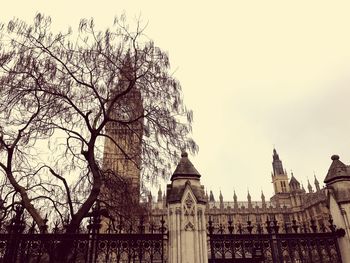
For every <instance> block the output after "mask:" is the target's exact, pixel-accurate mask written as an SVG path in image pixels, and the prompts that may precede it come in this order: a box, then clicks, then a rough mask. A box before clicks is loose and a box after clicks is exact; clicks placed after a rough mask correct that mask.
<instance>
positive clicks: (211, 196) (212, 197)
mask: <svg viewBox="0 0 350 263" xmlns="http://www.w3.org/2000/svg"><path fill="white" fill-rule="evenodd" d="M209 202H215V198H214V195H213V191H212V190H210V192H209Z"/></svg>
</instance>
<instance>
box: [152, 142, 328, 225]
mask: <svg viewBox="0 0 350 263" xmlns="http://www.w3.org/2000/svg"><path fill="white" fill-rule="evenodd" d="M184 167H185V168H184ZM272 167H273V172H272V174H271V176H272V183H273V186H274V195H273V196H272V197H271V198H270V200H269V201H267V200H266V199H265V196H264V194H263V193H262V194H261V200H259V201H254V200H251V196H250V194H249V192H248V196H247V200H246V201H241V200H238V199H237V195H236V193H234V195H233V201H225V200H224V199H223V196H222V194H221V192H220V195H219V200H215V198H214V195H213V193H212V192H211V191H210V193H209V195H208V194H207V193H205V199H206V200H205V201H206V217H207V222H208V220H211V221H212V222H213V225H214V226H215V227H216V228H217V229H219V228H220V226H222V228H223V229H227V226H228V224H229V223H231V222H232V223H231V224H232V225H233V226H234V227H235V229H236V230H237V229H240V227H242V229H243V228H244V227H245V226H246V225H247V222H248V221H250V222H251V223H252V225H256V224H262V225H263V224H265V222H266V221H267V220H269V221H274V220H276V221H278V222H279V224H280V225H281V227H282V228H283V227H286V226H290V225H291V224H292V221H293V220H295V221H296V222H297V224H298V225H301V226H304V227H309V224H310V221H311V220H315V224H316V225H317V226H318V228H320V229H322V227H323V226H324V225H327V224H328V221H327V220H328V219H329V209H328V207H327V197H326V193H325V189H322V188H320V184H319V182H318V180H317V178H316V177H315V180H314V184H315V189H313V188H312V186H311V184H310V182H308V192H306V191H305V189H304V187H303V186H301V184H300V183H299V182H298V180H297V179H296V178H295V177H294V175H293V174H292V175H291V178H289V177H288V175H287V173H286V171H285V170H284V169H283V165H282V161H281V160H280V158H279V155H278V153H277V151H276V150H275V149H274V150H273V162H272ZM183 169H186V170H187V171H188V170H190V171H192V173H193V174H197V175H198V176H200V174H199V173H198V171H197V170H196V169H195V168H194V166H193V164H192V163H191V162H190V160H189V159H188V157H187V154H186V155H185V156H182V159H181V161H180V163H179V165H178V167H177V168H176V170H175V172H174V174H173V177H174V175H176V174H177V171H179V170H180V171H181V170H183ZM187 173H188V172H187ZM168 187H169V185H168ZM203 191H204V189H203ZM167 201H169V200H167V196H166V194H165V193H164V194H163V193H162V191H161V189H159V191H158V196H157V200H153V198H152V197H151V195H150V196H149V198H148V202H149V208H151V209H150V215H151V217H152V218H153V220H155V221H160V219H161V218H162V217H163V218H166V214H167V207H166V203H167ZM170 201H171V200H170Z"/></svg>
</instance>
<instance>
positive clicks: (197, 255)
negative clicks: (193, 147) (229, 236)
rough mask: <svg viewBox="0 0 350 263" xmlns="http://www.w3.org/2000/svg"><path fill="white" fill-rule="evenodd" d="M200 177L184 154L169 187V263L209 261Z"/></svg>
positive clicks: (201, 262)
mask: <svg viewBox="0 0 350 263" xmlns="http://www.w3.org/2000/svg"><path fill="white" fill-rule="evenodd" d="M200 177H201V175H200V174H199V172H198V171H197V170H196V168H195V167H194V166H193V164H192V163H191V161H190V160H189V159H188V155H187V153H182V154H181V160H180V162H179V164H178V165H177V167H176V169H175V171H174V173H173V175H172V177H171V184H168V185H167V206H168V228H169V237H170V238H169V263H175V262H181V263H187V262H191V263H192V262H193V263H207V262H208V251H207V229H206V219H205V209H206V197H205V193H204V186H202V185H201V184H200Z"/></svg>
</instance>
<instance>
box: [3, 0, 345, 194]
mask: <svg viewBox="0 0 350 263" xmlns="http://www.w3.org/2000/svg"><path fill="white" fill-rule="evenodd" d="M349 10H350V2H349V1H343V2H340V1H280V0H279V1H232V0H231V1H204V0H202V1H172V2H171V3H170V1H164V0H162V1H150V0H149V1H102V0H100V1H81V0H75V1H67V0H64V1H63V0H61V1H55V0H50V1H49V0H46V1H44V0H26V1H4V3H2V4H1V6H0V20H1V21H2V22H5V21H7V20H8V19H11V18H13V17H19V18H22V19H24V20H27V21H31V20H32V18H33V17H34V15H35V13H37V12H42V13H44V14H46V15H50V16H51V17H52V18H53V24H54V26H55V27H56V28H60V29H66V28H67V27H68V26H72V28H73V29H76V28H77V25H78V21H79V19H80V18H83V17H85V18H90V17H94V18H95V22H96V24H97V25H98V26H99V27H102V28H103V27H106V26H108V25H111V24H112V22H113V19H114V16H116V15H120V14H121V13H123V12H125V14H126V16H127V17H128V19H130V20H132V19H133V18H134V17H137V16H139V15H140V14H141V16H142V19H143V21H145V22H148V27H147V29H146V33H147V35H148V36H149V37H150V38H151V39H153V40H154V41H155V43H156V44H157V45H158V46H160V47H161V48H162V49H163V50H167V51H168V52H169V56H170V61H171V65H172V70H173V71H174V72H175V73H174V75H175V76H176V78H177V79H178V80H179V81H180V82H181V84H182V87H183V94H184V98H185V103H186V105H187V106H188V108H190V109H192V110H193V111H194V125H193V137H194V139H195V140H196V141H197V143H198V145H199V153H198V154H197V155H196V156H191V157H190V158H191V160H192V162H193V163H194V165H195V166H196V168H197V170H198V171H199V172H200V173H201V174H202V183H203V184H204V185H205V186H206V188H207V189H208V190H210V189H211V190H213V191H214V193H215V195H216V197H218V192H219V190H220V189H221V191H222V193H223V195H224V199H226V200H232V195H233V189H235V190H236V193H237V195H238V199H240V200H246V196H247V189H248V188H249V190H250V193H251V195H252V199H253V200H259V199H260V194H261V190H263V191H264V193H265V195H266V196H267V197H270V196H271V195H272V192H273V189H272V184H271V175H270V173H271V161H272V156H271V155H272V150H273V146H274V145H275V146H276V149H277V151H278V153H279V154H280V157H281V159H282V161H283V165H284V167H285V168H286V170H287V171H288V172H289V173H290V170H293V172H294V175H295V176H296V178H297V179H299V181H301V182H303V183H304V186H305V188H306V184H307V178H309V179H310V181H312V182H313V180H314V179H313V174H314V172H315V173H316V175H317V177H318V179H319V181H320V182H322V184H323V179H324V177H325V175H326V173H327V170H328V167H329V165H330V163H331V159H330V156H331V155H332V154H335V153H336V154H339V155H340V159H341V160H342V161H343V162H345V163H346V164H348V163H350V147H349V146H350V141H349V131H350V120H349V112H350V105H349V103H348V101H349V98H350V34H349V28H350V15H349ZM171 172H172V171H169V173H171ZM162 188H163V190H164V188H165V185H163V186H162ZM154 194H155V193H154Z"/></svg>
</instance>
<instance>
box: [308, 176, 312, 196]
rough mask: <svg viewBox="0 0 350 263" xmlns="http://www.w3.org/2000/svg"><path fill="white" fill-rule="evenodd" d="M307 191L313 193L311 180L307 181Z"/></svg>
mask: <svg viewBox="0 0 350 263" xmlns="http://www.w3.org/2000/svg"><path fill="white" fill-rule="evenodd" d="M307 189H308V190H309V193H312V192H313V190H312V186H311V184H310V181H309V179H307Z"/></svg>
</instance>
